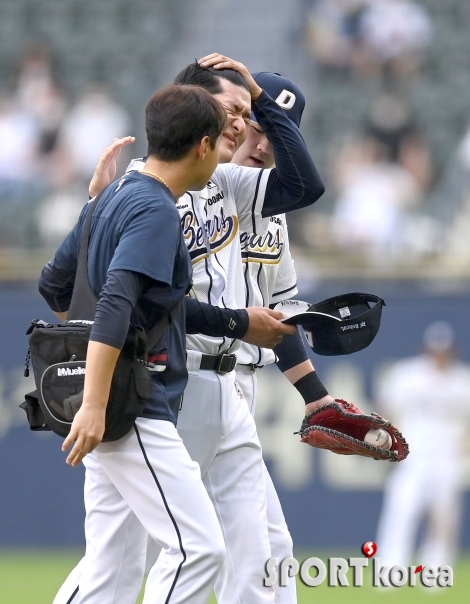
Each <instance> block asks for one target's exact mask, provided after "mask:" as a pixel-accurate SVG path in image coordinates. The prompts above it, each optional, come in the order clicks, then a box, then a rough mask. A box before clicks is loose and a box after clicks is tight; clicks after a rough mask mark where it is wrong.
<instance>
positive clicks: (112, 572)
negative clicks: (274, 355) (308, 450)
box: [54, 351, 275, 604]
mask: <svg viewBox="0 0 470 604" xmlns="http://www.w3.org/2000/svg"><path fill="white" fill-rule="evenodd" d="M200 358H201V354H200V353H196V352H193V351H188V371H189V380H188V385H187V387H186V390H185V394H184V399H183V404H182V408H181V410H180V414H179V418H178V432H179V434H180V435H181V437H182V439H183V442H184V444H185V447H186V449H187V450H188V452H189V454H190V456H191V458H192V459H194V460H195V461H197V462H198V463H199V465H200V467H201V474H202V475H203V483H204V485H205V487H206V489H207V493H208V494H209V497H210V499H211V501H212V503H213V505H214V508H215V511H216V513H217V517H218V520H219V523H220V526H221V527H222V532H223V536H224V540H225V546H226V550H227V556H226V558H225V562H224V564H223V565H222V568H221V571H220V573H219V576H218V578H217V581H216V583H215V592H216V596H217V601H218V602H219V604H253V603H254V602H256V603H257V604H264V603H266V604H273V603H274V601H275V600H274V591H273V589H272V588H267V587H265V586H264V583H263V580H264V578H265V576H266V571H265V565H266V562H267V560H268V559H269V558H271V548H270V545H269V538H268V528H267V517H266V494H265V480H264V469H263V462H262V455H261V446H260V443H259V439H258V436H257V434H256V427H255V424H254V420H253V417H252V416H251V414H250V413H249V410H248V407H247V405H246V402H245V400H244V398H243V395H242V393H241V391H240V389H239V388H236V387H235V372H234V371H232V372H231V373H229V374H226V375H218V374H217V373H216V372H215V371H202V370H199V369H198V366H199V363H200ZM139 421H140V420H139ZM100 446H101V445H100ZM186 501H187V502H189V503H190V505H192V502H191V497H190V495H189V494H188V496H187V498H186ZM115 503H116V505H115V506H114V509H115V514H116V517H118V516H119V518H120V522H119V523H116V524H115V525H114V527H113V534H112V535H110V536H109V538H108V539H107V541H100V543H97V544H96V553H95V558H102V559H108V553H107V549H108V548H112V547H115V548H116V551H117V552H119V553H118V556H119V560H116V561H115V564H111V563H110V561H108V563H107V572H106V573H105V575H104V576H103V580H102V582H101V584H100V590H101V591H100V593H101V594H105V593H107V594H111V595H110V596H109V597H110V598H111V597H112V598H114V599H106V598H103V600H102V601H101V602H102V604H108V602H109V604H111V603H112V604H134V602H135V599H136V598H137V595H138V593H139V590H140V587H141V581H142V576H143V573H144V570H143V565H142V555H144V556H145V550H146V548H145V547H142V540H144V541H146V540H147V531H144V530H143V527H142V525H141V523H140V522H139V520H138V518H136V516H135V514H133V513H132V511H131V510H130V509H129V508H128V507H127V508H126V507H125V506H123V505H122V502H115ZM131 533H132V535H131ZM113 544H115V545H114V546H113ZM116 544H117V545H116ZM159 551H160V544H159V540H158V539H156V537H155V533H154V534H152V533H150V539H149V549H148V554H147V566H152V567H153V565H154V562H155V560H156V558H157V556H158V554H159ZM88 557H89V551H88V549H87V552H86V555H85V558H84V559H83V560H82V561H81V562H80V563H79V565H78V566H77V567H75V569H74V570H73V571H72V573H71V574H70V575H69V577H68V578H67V580H66V582H65V583H64V585H63V586H62V588H61V590H60V592H59V593H58V594H57V596H56V599H55V600H54V604H72V603H73V604H78V602H80V604H81V601H80V600H79V599H77V598H78V597H79V596H80V594H81V592H82V587H81V586H82V576H83V572H84V567H85V564H86V565H87V566H89V565H91V564H92V563H91V564H90V563H89V562H88V560H87V559H88ZM159 560H160V558H159ZM85 561H86V562H85ZM119 572H123V573H125V575H123V579H122V580H121V581H120V580H119V577H118V576H116V575H118V574H119ZM149 578H150V577H149ZM123 583H125V587H123ZM78 584H80V590H79V591H77V586H78ZM147 589H148V588H147ZM74 592H76V595H75V596H74V595H73V594H74ZM171 602H173V600H171ZM87 604H88V602H87Z"/></svg>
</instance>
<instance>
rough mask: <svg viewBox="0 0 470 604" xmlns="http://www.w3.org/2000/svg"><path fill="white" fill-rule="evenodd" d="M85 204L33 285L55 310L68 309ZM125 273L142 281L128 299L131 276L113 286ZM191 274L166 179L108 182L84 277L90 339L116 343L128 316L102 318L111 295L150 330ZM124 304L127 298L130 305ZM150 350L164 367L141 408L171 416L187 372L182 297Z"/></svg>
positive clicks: (155, 415) (130, 176)
mask: <svg viewBox="0 0 470 604" xmlns="http://www.w3.org/2000/svg"><path fill="white" fill-rule="evenodd" d="M89 206H90V204H87V206H85V208H84V209H83V211H82V213H81V215H80V218H79V220H78V222H77V224H76V226H75V228H74V229H73V231H72V232H71V233H70V234H69V235H68V237H67V238H66V239H65V241H64V242H63V243H62V245H61V246H60V248H59V249H58V250H57V252H56V255H55V257H54V259H53V260H52V261H51V262H49V263H48V264H47V265H46V266H45V267H44V269H43V273H42V275H41V279H40V285H39V289H40V292H41V294H42V295H43V296H44V297H45V298H46V301H47V302H48V304H49V306H50V307H51V308H52V310H54V311H56V312H57V311H64V310H68V307H69V305H70V300H71V296H72V290H73V282H74V278H75V272H76V269H77V260H78V252H79V245H80V238H81V233H82V229H83V225H84V222H85V217H86V214H87V211H88V209H89ZM130 274H132V275H133V276H134V277H137V280H136V281H135V283H140V286H141V289H138V290H136V291H137V292H138V293H136V292H134V293H135V297H136V299H135V300H132V296H133V293H132V292H128V290H129V285H132V284H133V282H132V281H128V280H127V279H122V280H121V281H122V283H124V284H125V287H124V288H123V289H122V290H121V291H120V290H119V283H120V277H123V278H124V277H126V275H130ZM191 275H192V269H191V261H190V258H189V253H188V250H187V247H186V245H185V243H184V239H183V235H182V231H181V225H180V218H179V214H178V210H177V209H176V205H175V199H174V197H173V196H172V194H171V192H170V191H169V190H168V189H167V187H165V186H164V185H163V184H161V183H160V182H159V181H157V180H156V179H154V178H152V177H149V176H147V175H144V174H140V173H139V172H132V173H129V174H127V175H125V176H124V177H123V178H122V179H121V180H120V181H119V182H117V183H116V182H114V183H111V185H109V186H108V187H107V189H106V190H105V191H104V192H103V194H102V195H101V199H100V200H99V201H98V204H97V207H96V208H95V211H94V214H93V218H92V221H91V230H90V242H89V246H88V279H89V282H90V286H91V288H92V289H93V291H94V293H95V294H96V295H97V296H99V301H98V304H97V310H96V316H95V324H94V326H93V329H92V333H91V339H92V340H95V341H99V342H103V343H105V344H109V345H110V346H114V347H116V348H122V344H123V337H124V339H125V334H127V328H128V322H127V321H126V323H125V325H122V324H121V329H120V330H116V329H113V326H112V325H110V322H109V321H108V324H107V325H106V323H105V321H104V317H111V318H112V313H113V308H112V306H113V302H114V303H115V308H114V311H116V309H118V311H119V313H121V314H120V315H119V316H121V317H122V312H121V308H122V307H123V302H122V298H128V299H126V300H125V302H124V306H125V305H126V303H127V305H128V314H127V317H128V318H129V319H130V321H131V323H134V324H137V325H140V326H142V327H143V328H144V329H145V331H149V330H150V329H151V328H152V327H153V325H154V324H155V323H156V322H157V321H159V320H160V319H162V318H163V317H164V316H165V315H166V314H168V312H169V311H170V310H171V309H172V308H173V307H174V306H175V305H176V304H177V302H178V300H179V299H180V298H181V297H183V296H184V295H185V293H186V291H187V290H188V288H189V285H190V282H191ZM139 279H140V281H139ZM100 293H101V295H100ZM116 294H118V295H117V296H116ZM113 295H114V297H113ZM129 304H131V306H134V307H133V309H132V311H131V306H129ZM134 304H135V305H134ZM109 309H110V312H108V310H109ZM100 314H101V315H102V317H101V318H100ZM116 316H117V315H116ZM121 323H122V321H121ZM114 327H115V326H114ZM117 331H120V332H121V333H117ZM149 356H150V358H151V360H156V361H158V364H159V365H160V366H161V367H164V368H165V369H164V371H159V372H152V382H153V388H152V394H151V396H150V398H149V400H148V401H147V405H146V407H145V410H144V412H143V413H142V416H143V417H148V418H152V419H163V420H168V421H171V422H173V423H174V424H176V420H177V416H178V408H179V405H180V401H181V396H182V394H183V390H184V388H185V386H186V383H187V377H188V376H187V370H186V329H185V311H184V305H183V309H182V310H181V311H180V312H179V314H178V315H177V317H176V318H175V319H174V320H173V321H171V323H170V326H169V327H168V328H167V330H166V333H165V335H164V336H163V337H162V339H161V340H160V341H159V342H158V344H157V345H156V346H155V347H154V348H153V349H152V350H151V351H150V355H149Z"/></svg>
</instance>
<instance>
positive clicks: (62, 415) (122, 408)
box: [20, 194, 183, 442]
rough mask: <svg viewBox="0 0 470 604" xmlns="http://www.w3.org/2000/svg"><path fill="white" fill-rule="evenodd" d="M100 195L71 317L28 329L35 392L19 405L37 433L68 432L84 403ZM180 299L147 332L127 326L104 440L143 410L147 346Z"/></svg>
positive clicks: (86, 230)
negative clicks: (92, 245) (91, 262)
mask: <svg viewBox="0 0 470 604" xmlns="http://www.w3.org/2000/svg"><path fill="white" fill-rule="evenodd" d="M100 197H101V194H100V195H98V196H97V197H96V199H95V200H94V201H93V202H92V203H91V206H90V208H89V210H88V213H87V217H86V220H85V224H84V227H83V232H82V238H81V241H80V251H79V257H78V265H77V273H76V276H75V284H74V288H73V293H72V300H71V302H70V308H69V312H68V315H67V321H66V322H64V323H61V324H59V325H53V324H51V323H46V322H45V321H41V320H39V319H34V320H33V321H31V326H30V327H29V329H28V331H27V332H26V333H27V335H29V350H28V354H27V356H26V362H25V376H28V375H29V361H30V360H31V364H32V366H33V371H34V380H35V382H36V388H37V390H35V391H33V392H30V393H28V394H26V396H25V401H24V403H22V404H21V405H20V407H21V408H22V409H24V410H25V411H26V415H27V418H28V422H29V425H30V429H31V430H34V431H38V430H52V431H53V432H55V433H56V434H59V436H63V437H65V436H67V435H68V433H69V432H70V427H71V425H72V421H73V418H74V417H75V414H76V413H77V411H78V410H79V409H80V406H81V404H82V401H83V386H84V381H85V372H86V354H87V347H88V341H89V338H90V332H91V328H92V325H93V319H94V316H95V309H96V303H97V301H98V300H97V297H96V296H95V294H94V292H93V290H92V289H91V287H90V283H89V281H88V273H87V259H88V241H89V238H90V226H91V218H92V215H93V212H94V210H95V207H96V205H97V203H98V200H99V198H100ZM182 303H183V301H182V300H180V302H179V303H178V304H177V305H176V306H175V307H174V308H173V309H172V310H171V311H170V312H169V313H168V314H167V315H166V316H165V317H164V318H163V319H161V320H160V321H159V322H158V323H156V324H155V325H154V327H153V328H152V329H151V330H150V332H149V333H148V334H145V332H144V330H143V329H142V328H141V327H139V326H137V325H130V326H129V331H128V334H127V338H126V341H125V343H124V346H123V348H122V350H121V354H120V355H119V358H118V361H117V364H116V368H115V371H114V374H113V378H112V382H111V389H110V395H109V401H108V405H107V408H106V428H105V432H104V436H103V442H109V441H113V440H118V439H120V438H122V437H123V436H125V435H126V434H127V433H128V432H129V431H130V430H131V428H132V426H133V425H134V422H135V419H136V417H137V416H138V415H139V414H140V413H141V412H142V411H143V409H144V407H145V403H146V401H147V399H148V398H149V396H150V392H151V387H152V380H151V376H150V371H149V368H151V366H152V364H151V363H147V354H148V350H151V349H152V348H153V346H154V345H155V344H156V343H157V342H158V341H159V340H160V338H161V337H162V335H163V334H164V332H165V330H166V329H167V327H168V325H169V324H170V322H171V321H172V320H173V319H174V318H175V317H176V316H177V314H178V313H179V311H180V309H181V306H182Z"/></svg>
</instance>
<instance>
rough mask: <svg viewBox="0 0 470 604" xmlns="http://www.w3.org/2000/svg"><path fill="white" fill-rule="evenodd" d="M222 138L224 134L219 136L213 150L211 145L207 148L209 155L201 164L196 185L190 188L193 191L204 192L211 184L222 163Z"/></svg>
mask: <svg viewBox="0 0 470 604" xmlns="http://www.w3.org/2000/svg"><path fill="white" fill-rule="evenodd" d="M222 136H223V135H222V134H221V135H220V136H219V138H218V139H217V141H216V143H215V145H214V148H213V149H212V147H211V146H210V144H209V146H208V147H207V153H206V155H205V157H204V160H203V161H202V162H200V163H199V169H198V171H197V174H196V175H195V178H194V183H193V184H192V185H191V187H190V189H191V191H202V189H203V188H204V187H205V186H206V185H207V183H208V182H209V180H210V177H211V176H212V174H213V173H214V170H215V169H216V168H217V165H218V164H219V163H220V149H221V144H222V141H223V138H222Z"/></svg>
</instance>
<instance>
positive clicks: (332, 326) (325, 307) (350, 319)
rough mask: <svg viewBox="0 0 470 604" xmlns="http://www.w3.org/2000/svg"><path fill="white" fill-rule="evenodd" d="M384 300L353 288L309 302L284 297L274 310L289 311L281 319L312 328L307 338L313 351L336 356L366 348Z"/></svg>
mask: <svg viewBox="0 0 470 604" xmlns="http://www.w3.org/2000/svg"><path fill="white" fill-rule="evenodd" d="M382 306H385V302H384V300H382V298H379V297H378V296H374V295H372V294H363V293H359V292H353V293H350V294H343V295H341V296H335V297H333V298H328V299H327V300H323V302H319V303H318V304H312V305H309V304H308V303H307V302H301V301H300V300H286V301H284V302H280V303H279V304H277V305H276V306H275V310H279V311H281V312H284V313H285V314H289V315H291V316H289V317H288V318H286V319H283V322H284V323H288V324H290V325H302V327H303V328H304V329H305V331H306V332H311V338H310V337H309V336H308V334H307V336H308V337H307V339H308V340H309V344H310V346H311V347H312V349H313V351H314V352H315V353H316V354H320V355H323V356H336V355H342V354H351V353H353V352H358V351H359V350H363V349H364V348H367V346H369V344H370V343H371V342H372V341H373V339H374V338H375V336H376V335H377V332H378V331H379V327H380V318H381V315H382Z"/></svg>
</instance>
